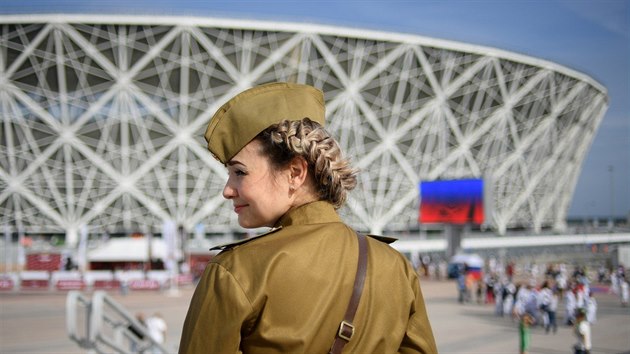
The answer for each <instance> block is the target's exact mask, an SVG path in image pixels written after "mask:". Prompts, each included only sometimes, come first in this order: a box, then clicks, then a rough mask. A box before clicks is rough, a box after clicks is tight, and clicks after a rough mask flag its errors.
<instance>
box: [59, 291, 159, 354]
mask: <svg viewBox="0 0 630 354" xmlns="http://www.w3.org/2000/svg"><path fill="white" fill-rule="evenodd" d="M66 329H67V331H68V335H69V337H70V339H71V340H73V341H75V342H76V343H77V344H78V345H79V346H80V347H81V348H84V349H87V350H88V353H98V354H101V353H103V354H104V353H124V354H127V353H129V354H131V353H159V352H161V353H168V350H167V349H166V348H165V347H164V346H163V345H162V344H161V343H158V342H156V341H155V340H154V339H153V338H151V336H150V335H149V331H148V329H147V327H146V326H145V325H144V324H142V323H140V322H139V321H138V320H137V319H136V318H135V317H134V316H133V315H132V314H130V313H129V311H127V310H126V309H125V308H124V307H123V306H122V305H120V304H119V303H117V302H116V301H115V300H114V299H113V298H111V297H110V296H108V295H107V293H106V292H104V291H96V292H94V294H93V296H92V299H91V300H90V299H89V298H88V297H86V296H85V295H83V294H82V293H81V292H79V291H70V292H69V293H68V296H67V298H66Z"/></svg>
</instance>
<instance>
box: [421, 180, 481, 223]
mask: <svg viewBox="0 0 630 354" xmlns="http://www.w3.org/2000/svg"><path fill="white" fill-rule="evenodd" d="M483 196H484V193H483V180H482V179H459V180H438V181H426V182H420V213H419V217H418V221H419V222H420V223H421V224H430V223H450V224H477V225H480V224H482V223H483V221H484V199H483Z"/></svg>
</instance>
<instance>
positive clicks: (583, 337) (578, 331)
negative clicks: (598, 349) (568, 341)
mask: <svg viewBox="0 0 630 354" xmlns="http://www.w3.org/2000/svg"><path fill="white" fill-rule="evenodd" d="M575 336H576V337H577V343H575V346H574V347H573V348H574V350H575V352H574V353H575V354H590V352H591V324H590V323H588V321H587V320H586V311H585V310H584V309H582V308H580V309H578V310H577V311H576V315H575Z"/></svg>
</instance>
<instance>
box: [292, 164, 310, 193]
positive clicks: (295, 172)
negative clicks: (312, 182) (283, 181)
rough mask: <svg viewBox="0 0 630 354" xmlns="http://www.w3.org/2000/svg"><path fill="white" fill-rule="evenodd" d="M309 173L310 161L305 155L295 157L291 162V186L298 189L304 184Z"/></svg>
mask: <svg viewBox="0 0 630 354" xmlns="http://www.w3.org/2000/svg"><path fill="white" fill-rule="evenodd" d="M307 175H308V163H307V162H306V160H304V158H303V157H300V156H298V157H294V158H293V159H292V160H291V162H290V163H289V186H290V187H291V188H292V189H294V190H295V189H297V188H298V187H300V186H302V184H304V181H306V177H307Z"/></svg>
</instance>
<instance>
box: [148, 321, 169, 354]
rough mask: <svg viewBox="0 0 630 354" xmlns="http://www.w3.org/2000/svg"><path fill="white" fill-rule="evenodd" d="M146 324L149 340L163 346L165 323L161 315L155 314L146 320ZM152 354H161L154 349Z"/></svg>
mask: <svg viewBox="0 0 630 354" xmlns="http://www.w3.org/2000/svg"><path fill="white" fill-rule="evenodd" d="M146 324H147V329H148V330H149V335H150V336H151V338H153V340H154V341H156V342H157V343H160V344H164V342H165V339H166V322H165V321H164V319H163V318H162V315H161V314H160V313H158V312H156V313H155V314H153V315H152V316H150V317H149V318H147V320H146ZM153 353H155V354H158V353H161V351H160V350H158V349H156V348H154V350H153Z"/></svg>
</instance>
